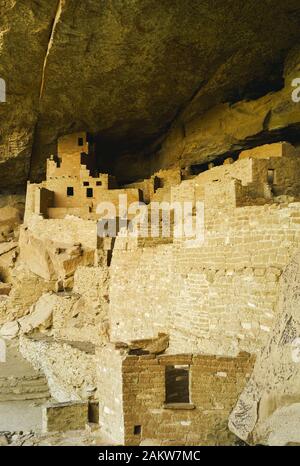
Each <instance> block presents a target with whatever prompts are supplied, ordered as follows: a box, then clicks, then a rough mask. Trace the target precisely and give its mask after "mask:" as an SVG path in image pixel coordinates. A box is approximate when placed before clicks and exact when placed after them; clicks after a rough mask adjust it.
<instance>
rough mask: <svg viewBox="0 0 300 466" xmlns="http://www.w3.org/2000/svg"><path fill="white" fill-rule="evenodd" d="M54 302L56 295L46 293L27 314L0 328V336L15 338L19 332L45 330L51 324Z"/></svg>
mask: <svg viewBox="0 0 300 466" xmlns="http://www.w3.org/2000/svg"><path fill="white" fill-rule="evenodd" d="M55 304H56V295H54V294H50V293H46V294H43V295H42V296H41V297H40V299H39V300H38V301H37V302H36V304H34V305H33V306H31V308H30V310H29V314H28V315H26V316H24V317H21V318H20V319H17V320H14V321H12V322H7V323H6V324H4V325H3V326H2V327H1V328H0V336H3V337H4V338H15V337H17V336H18V335H19V333H22V334H23V333H25V334H27V333H31V332H33V331H36V330H38V331H43V330H47V329H48V328H49V327H51V326H52V317H53V310H54V307H55Z"/></svg>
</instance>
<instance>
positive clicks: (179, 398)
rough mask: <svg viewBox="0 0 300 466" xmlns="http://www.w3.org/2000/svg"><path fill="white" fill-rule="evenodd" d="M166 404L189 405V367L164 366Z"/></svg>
mask: <svg viewBox="0 0 300 466" xmlns="http://www.w3.org/2000/svg"><path fill="white" fill-rule="evenodd" d="M165 389H166V403H189V402H190V391H189V366H166V369H165Z"/></svg>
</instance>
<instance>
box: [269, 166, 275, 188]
mask: <svg viewBox="0 0 300 466" xmlns="http://www.w3.org/2000/svg"><path fill="white" fill-rule="evenodd" d="M268 183H269V184H274V183H275V170H272V169H269V170H268Z"/></svg>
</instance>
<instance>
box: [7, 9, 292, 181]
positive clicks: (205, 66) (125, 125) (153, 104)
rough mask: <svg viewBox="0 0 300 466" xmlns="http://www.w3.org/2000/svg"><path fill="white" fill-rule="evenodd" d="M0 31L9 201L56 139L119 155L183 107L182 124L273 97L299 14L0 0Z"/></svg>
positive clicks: (149, 136)
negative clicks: (93, 140) (92, 144)
mask: <svg viewBox="0 0 300 466" xmlns="http://www.w3.org/2000/svg"><path fill="white" fill-rule="evenodd" d="M0 30H1V32H0V77H1V78H3V79H5V80H6V83H7V103H6V104H1V105H0V124H1V138H0V167H1V168H0V189H15V188H17V187H20V186H24V182H25V181H26V180H27V179H28V178H31V179H36V178H39V177H40V176H41V173H42V171H43V169H44V159H45V157H46V156H48V155H49V153H51V152H52V151H53V150H54V142H55V141H56V138H57V135H61V134H64V133H69V132H72V131H76V130H78V129H84V130H88V131H91V132H97V133H98V132H100V134H101V138H100V140H101V142H102V144H103V147H104V152H105V150H106V149H108V152H109V153H110V152H112V153H113V152H117V153H118V154H119V153H121V152H122V151H124V150H125V149H128V150H129V151H131V150H133V149H134V148H136V147H139V146H145V144H146V143H147V142H149V141H151V140H154V139H156V138H157V137H158V136H159V134H161V133H163V132H164V131H165V130H166V128H167V127H168V125H169V124H170V123H171V121H172V120H173V119H174V118H175V117H176V115H178V112H179V111H180V110H181V109H182V108H184V107H186V105H187V103H188V102H189V101H192V105H191V106H190V107H189V110H188V115H189V119H190V118H192V117H194V116H195V115H199V114H201V113H203V111H204V110H207V109H209V108H211V107H212V106H214V105H216V104H218V103H220V102H226V101H231V100H232V99H233V100H239V98H240V97H241V96H243V95H245V92H246V94H247V95H248V94H249V92H248V91H247V89H251V88H252V87H253V83H254V84H256V85H257V84H258V83H261V82H264V83H265V84H266V89H270V88H273V86H274V83H277V81H278V79H279V78H280V66H279V64H280V63H281V62H282V60H283V59H284V57H285V56H286V54H287V52H288V50H289V49H290V48H291V47H292V46H293V45H294V44H296V43H297V41H298V39H299V35H300V33H299V31H300V6H299V2H298V0H289V1H285V2H283V1H280V2H279V1H278V0H271V1H268V2H261V1H260V0H251V1H248V2H247V3H246V4H245V2H239V1H236V0H230V1H227V2H223V1H221V0H220V1H217V2H215V4H214V7H213V8H212V4H211V2H209V1H204V2H194V1H185V2H183V1H181V0H176V1H174V0H172V1H169V0H168V1H164V2H157V1H155V0H130V1H126V2H123V1H120V2H119V1H112V0H107V1H105V2H98V1H96V0H85V1H83V0H51V1H49V0H39V1H36V0H28V1H26V2H23V1H21V0H2V1H1V8H0ZM274 65H276V66H275V69H276V70H277V71H276V72H275V73H274V72H273V69H274ZM250 84H251V85H250ZM249 85H250V87H249ZM276 85H277V84H276ZM249 95H251V96H252V95H255V92H254V94H253V92H252V91H251V92H250V94H249ZM279 105H280V104H279ZM239 111H241V112H243V111H244V110H243V108H241V110H239ZM251 111H252V109H251V108H250V110H246V112H248V113H249V112H251ZM253 111H256V110H255V109H253ZM279 113H281V112H279ZM226 147H227V146H226ZM222 150H223V151H224V149H222ZM226 150H227V149H226ZM213 152H214V153H215V151H213ZM132 163H134V161H132ZM141 164H142V162H141Z"/></svg>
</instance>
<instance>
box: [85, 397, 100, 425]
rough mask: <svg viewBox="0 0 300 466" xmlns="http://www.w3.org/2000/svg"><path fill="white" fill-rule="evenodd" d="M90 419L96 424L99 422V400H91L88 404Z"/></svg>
mask: <svg viewBox="0 0 300 466" xmlns="http://www.w3.org/2000/svg"><path fill="white" fill-rule="evenodd" d="M88 421H89V422H93V423H94V424H98V423H99V402H97V401H89V404H88Z"/></svg>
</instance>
